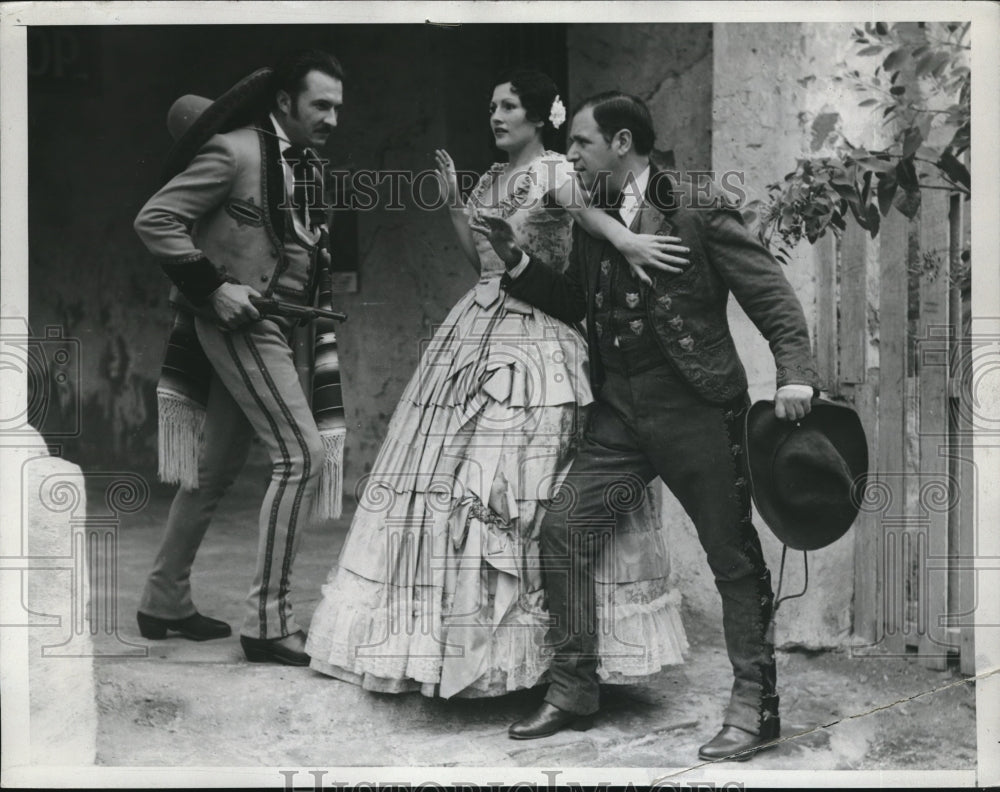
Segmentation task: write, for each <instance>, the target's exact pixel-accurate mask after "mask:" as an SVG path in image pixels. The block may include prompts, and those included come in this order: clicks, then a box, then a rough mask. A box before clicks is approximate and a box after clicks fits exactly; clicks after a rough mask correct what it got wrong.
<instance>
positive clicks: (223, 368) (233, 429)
mask: <svg viewBox="0 0 1000 792" xmlns="http://www.w3.org/2000/svg"><path fill="white" fill-rule="evenodd" d="M196 328H197V332H198V339H199V341H200V342H201V345H202V348H203V349H204V350H205V354H206V355H207V356H208V359H209V361H210V362H211V363H212V366H213V368H214V374H213V378H212V384H211V388H210V391H209V399H208V405H207V409H206V415H205V434H204V440H203V444H202V448H201V455H200V458H199V463H198V479H199V486H198V488H197V489H186V488H183V487H182V488H181V489H180V490H178V492H177V495H176V496H175V498H174V501H173V503H172V505H171V508H170V514H169V517H168V518H167V526H166V531H165V535H164V539H163V543H162V546H161V549H160V552H159V554H158V556H157V560H156V564H155V568H154V570H153V572H152V573H151V574H150V576H149V578H148V580H147V583H146V589H145V592H144V594H143V598H142V604H141V605H140V610H142V611H143V612H144V613H148V614H149V615H152V616H158V617H160V618H165V619H180V618H184V617H186V616H190V615H191V614H193V613H194V612H195V606H194V604H193V601H192V597H191V582H190V576H191V566H192V564H193V562H194V558H195V554H196V553H197V551H198V547H199V546H200V544H201V541H202V538H203V537H204V535H205V532H206V530H207V528H208V525H209V522H210V521H211V519H212V515H213V514H214V512H215V509H216V507H217V506H218V503H219V501H220V500H221V498H222V496H223V495H224V494H225V492H226V490H227V489H228V488H229V486H230V485H231V484H232V482H233V481H234V480H235V478H236V476H237V475H238V474H239V472H240V470H241V469H242V467H243V465H244V463H245V462H246V459H247V455H248V454H249V451H250V445H251V441H252V439H253V436H254V435H255V434H256V436H257V437H259V438H260V440H261V442H262V443H263V444H264V446H265V448H266V449H267V453H268V456H269V458H270V460H271V477H270V481H269V483H268V487H267V491H266V492H265V494H264V502H263V503H262V505H261V509H260V518H259V541H258V547H257V566H256V570H255V571H254V578H253V583H252V584H251V587H250V593H249V595H248V596H247V600H246V608H245V614H244V618H243V626H242V628H241V630H240V632H241V634H242V635H245V636H247V637H250V638H265V639H273V638H280V637H282V636H284V635H290V634H291V633H294V632H295V631H297V630H298V629H299V627H298V625H297V624H296V622H295V617H294V614H293V612H292V601H291V597H290V592H291V584H292V566H293V564H294V561H295V555H296V552H297V550H298V547H299V543H300V540H301V537H302V533H303V530H304V529H305V528H306V527H307V525H308V521H309V515H310V514H311V513H312V503H313V500H314V498H315V495H316V489H317V484H318V481H319V474H320V469H321V467H322V463H323V455H324V450H323V442H322V440H321V438H320V435H319V430H318V429H317V428H316V422H315V420H314V419H313V416H312V411H311V409H310V407H309V404H308V401H307V400H306V396H305V394H304V393H303V390H302V386H301V384H300V380H299V375H298V372H297V371H296V368H295V364H294V361H293V359H292V351H291V348H290V346H289V343H288V340H287V337H286V334H285V330H284V328H283V326H281V325H279V324H277V323H276V322H275V321H273V320H270V319H265V320H261V321H258V322H253V323H251V324H250V325H248V326H246V327H245V328H241V329H240V330H238V331H235V332H227V331H224V330H222V329H221V328H219V327H218V326H217V325H215V324H213V323H212V322H210V321H206V320H204V319H201V318H196Z"/></svg>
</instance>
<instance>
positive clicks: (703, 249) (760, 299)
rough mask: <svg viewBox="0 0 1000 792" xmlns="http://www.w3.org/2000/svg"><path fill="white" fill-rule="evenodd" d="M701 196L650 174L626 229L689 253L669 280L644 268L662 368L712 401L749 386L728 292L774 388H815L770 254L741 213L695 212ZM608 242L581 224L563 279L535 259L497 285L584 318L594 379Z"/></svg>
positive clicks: (796, 312)
mask: <svg viewBox="0 0 1000 792" xmlns="http://www.w3.org/2000/svg"><path fill="white" fill-rule="evenodd" d="M697 197H698V196H697V195H696V194H695V192H694V191H693V190H692V189H690V188H688V187H678V186H677V185H676V183H674V182H673V181H672V180H671V179H670V177H669V176H667V175H666V173H664V172H660V171H657V170H655V169H653V170H652V172H651V175H650V184H649V188H648V190H647V201H646V205H645V206H644V207H643V208H641V209H640V210H639V216H638V218H637V219H636V221H635V222H633V224H632V229H633V230H634V231H637V232H638V233H644V234H660V235H665V236H675V237H680V238H681V240H682V244H683V245H685V246H687V247H689V248H690V249H691V252H690V254H689V256H688V258H689V259H690V262H691V263H690V266H688V267H687V268H686V269H685V270H684V272H682V273H679V274H671V273H665V272H655V274H654V271H653V270H648V272H649V274H650V275H651V277H652V278H653V291H652V293H650V292H649V287H646V286H643V289H644V290H645V292H646V294H645V297H646V306H647V311H648V323H649V326H650V327H652V328H653V330H654V333H655V338H656V341H657V343H658V344H659V346H660V348H661V349H662V350H663V353H664V355H665V356H666V357H667V359H668V361H669V362H670V363H672V364H673V366H674V367H675V368H676V369H677V371H678V372H679V373H680V374H681V375H682V376H683V377H684V378H685V380H686V381H687V382H688V383H690V385H691V386H692V387H693V388H694V390H695V391H697V393H698V394H699V395H701V396H702V397H703V398H704V399H705V400H707V401H709V402H712V403H724V402H728V401H730V400H732V399H734V398H736V397H737V396H739V395H741V394H742V393H743V392H744V391H745V390H746V389H747V377H746V371H745V370H744V368H743V364H742V363H741V362H740V359H739V356H738V355H737V353H736V346H735V344H734V343H733V337H732V334H731V332H730V329H729V322H728V320H727V318H726V304H727V302H728V299H729V293H730V292H732V293H733V295H734V296H735V297H736V300H737V302H738V303H739V304H740V306H741V307H742V308H743V310H744V311H745V312H746V314H747V316H749V317H750V319H751V321H753V323H754V324H755V325H756V326H757V328H758V329H759V330H760V332H761V333H762V334H763V335H764V337H765V338H766V339H767V340H768V343H769V344H770V346H771V351H772V353H773V354H774V360H775V363H776V365H777V386H778V387H781V386H782V385H790V384H802V385H811V386H813V387H814V388H816V387H818V378H817V374H816V370H815V365H814V362H813V357H812V352H811V349H810V345H809V331H808V327H807V325H806V320H805V316H804V315H803V313H802V306H801V305H800V304H799V300H798V298H797V297H796V296H795V292H794V291H793V290H792V287H791V285H790V284H789V283H788V280H787V278H785V275H784V273H783V272H782V271H781V267H780V265H779V264H778V263H777V261H775V259H774V258H773V257H772V256H771V254H770V253H768V251H767V250H766V249H765V248H764V247H763V246H762V245H761V244H760V243H759V242H758V241H757V240H756V239H754V238H753V237H752V236H751V235H750V233H749V232H748V231H747V230H746V228H745V227H744V225H743V220H742V218H741V217H740V214H739V212H737V211H735V210H734V209H731V208H727V207H726V206H725V204H724V202H722V201H721V200H720V199H718V198H715V199H713V200H712V201H710V202H707V201H706V200H705V197H704V196H701V197H700V200H701V202H702V203H710V206H709V207H706V208H699V206H698V204H696V203H695V199H696V198H697ZM604 250H605V243H604V242H603V241H601V240H599V239H595V238H594V237H592V236H590V235H589V234H587V233H586V232H585V231H583V230H582V229H581V228H580V227H579V226H575V227H574V229H573V248H572V251H571V253H570V261H569V266H568V267H567V269H566V271H565V273H559V272H556V271H555V270H552V269H550V268H549V267H546V266H543V265H541V264H538V263H536V262H533V261H532V262H529V264H528V266H527V268H526V269H525V270H524V271H523V272H522V273H521V275H520V276H519V277H518V278H517V279H516V280H512V279H511V278H510V276H509V275H505V276H504V278H503V285H504V287H505V288H506V289H507V291H508V292H509V293H510V294H511V295H512V296H514V297H517V298H519V299H522V300H525V301H527V302H529V303H532V304H533V305H536V306H538V307H539V308H541V309H542V310H543V311H545V312H546V313H548V314H550V315H551V316H553V317H555V318H557V319H560V320H562V321H564V322H570V323H572V322H578V321H580V320H581V319H583V318H586V319H587V341H588V345H589V348H590V358H591V361H590V371H591V381H592V385H593V386H594V388H595V389H597V388H599V387H600V384H601V382H602V381H603V366H602V365H601V361H600V351H599V349H600V347H599V345H598V339H597V334H596V332H595V330H594V321H593V311H594V292H595V290H596V288H597V282H598V272H599V268H600V264H601V259H602V253H603V251H604Z"/></svg>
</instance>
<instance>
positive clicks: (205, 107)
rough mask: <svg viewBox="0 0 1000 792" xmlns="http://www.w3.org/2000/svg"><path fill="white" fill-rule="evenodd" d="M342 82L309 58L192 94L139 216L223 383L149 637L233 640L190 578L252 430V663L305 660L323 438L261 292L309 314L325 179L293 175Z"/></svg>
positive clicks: (209, 407)
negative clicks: (310, 547) (207, 612)
mask: <svg viewBox="0 0 1000 792" xmlns="http://www.w3.org/2000/svg"><path fill="white" fill-rule="evenodd" d="M342 81H343V70H342V69H341V66H340V64H339V63H338V62H337V60H336V59H335V58H333V57H332V56H331V55H329V54H327V53H325V52H319V51H306V52H301V53H296V54H294V55H291V56H289V57H288V58H286V59H285V60H284V61H283V62H282V63H280V64H278V66H277V67H276V68H275V69H274V70H272V69H262V70H260V71H258V72H255V73H254V74H253V75H250V76H249V77H248V78H245V79H244V80H243V81H241V82H240V83H239V84H237V85H236V86H234V87H233V88H232V89H230V90H229V91H228V92H226V94H224V95H223V96H222V97H220V98H219V99H217V100H216V101H215V102H209V101H208V100H206V99H201V98H200V97H193V96H188V97H183V98H182V99H180V100H178V102H177V103H175V105H174V107H173V108H172V109H171V114H170V117H169V118H168V125H169V126H170V127H171V132H172V133H173V134H174V136H175V139H176V142H175V145H174V148H173V149H172V150H171V154H170V157H169V158H168V173H167V176H168V178H169V180H168V181H167V183H166V184H165V186H164V187H163V188H162V189H160V190H159V191H158V192H157V193H156V194H155V195H154V196H153V197H152V198H150V199H149V201H148V202H147V203H146V205H145V206H144V207H143V208H142V210H141V211H140V212H139V214H138V216H137V218H136V220H135V230H136V232H137V233H138V234H139V236H140V238H141V239H142V241H143V242H144V243H145V245H146V247H147V248H148V249H149V251H150V252H151V253H152V254H153V255H154V256H155V257H156V258H157V259H158V261H159V262H160V264H161V266H162V268H163V270H164V272H165V273H166V274H167V275H168V277H169V278H170V279H171V281H172V282H173V284H174V289H173V291H172V295H171V300H172V302H173V303H174V304H175V305H177V306H178V307H180V308H181V309H182V312H183V313H182V315H186V316H188V317H193V328H194V332H196V336H197V338H196V342H195V343H193V344H192V346H193V347H194V348H197V347H200V350H203V351H204V356H203V357H202V356H201V352H200V351H199V352H198V356H199V359H202V360H203V359H204V357H207V361H208V364H209V365H210V367H211V372H210V374H211V383H210V385H209V387H208V392H207V403H206V404H205V405H204V407H205V412H204V439H203V441H202V443H201V446H200V456H199V455H198V454H197V451H196V455H195V460H196V463H195V473H194V474H193V481H188V483H187V485H182V486H181V488H180V489H179V490H178V492H177V495H176V497H175V499H174V501H173V504H172V506H171V509H170V515H169V517H168V521H167V526H166V531H165V535H164V539H163V544H162V547H161V549H160V552H159V555H158V557H157V559H156V563H155V567H154V569H153V571H152V573H151V574H150V576H149V578H148V580H147V582H146V587H145V591H144V593H143V597H142V602H141V604H140V607H139V613H138V621H139V627H140V631H141V633H142V634H143V635H144V636H145V637H147V638H153V639H156V638H162V637H164V636H165V635H166V633H167V631H168V630H171V631H175V632H178V633H180V634H181V635H182V636H184V637H186V638H189V639H192V640H206V639H210V638H220V637H224V636H226V635H229V634H230V633H231V630H230V627H229V625H228V624H226V623H225V622H223V621H219V620H217V619H212V618H209V617H207V616H203V615H202V614H200V613H198V612H197V610H196V609H195V606H194V604H193V601H192V597H191V583H190V573H191V566H192V563H193V562H194V558H195V554H196V552H197V550H198V547H199V545H200V543H201V540H202V538H203V536H204V534H205V531H206V529H207V527H208V524H209V521H210V520H211V517H212V514H213V512H214V511H215V508H216V506H217V505H218V502H219V500H220V499H221V497H222V495H223V494H224V493H225V491H226V490H227V489H228V487H229V486H230V485H231V484H232V482H233V480H234V479H235V477H236V475H237V474H238V473H239V471H240V469H241V468H242V466H243V464H244V462H245V460H246V458H247V455H248V452H249V450H250V445H251V441H252V439H253V436H254V435H256V436H258V437H259V438H260V439H261V442H262V443H263V444H264V446H265V448H266V450H267V452H268V455H269V457H270V459H271V462H272V466H273V469H272V476H271V480H270V482H269V485H268V487H267V491H266V493H265V495H264V501H263V504H262V506H261V510H260V518H259V530H260V534H259V544H258V559H257V567H256V571H255V575H254V580H253V583H252V586H251V590H250V593H249V596H248V598H247V601H246V608H245V616H244V619H243V626H242V629H241V631H240V640H241V644H242V646H243V650H244V652H245V654H246V656H247V659H249V660H251V661H254V662H277V663H283V664H287V665H308V663H309V657H308V655H307V654H306V653H305V635H304V633H303V632H302V631H301V630H300V629H299V628H298V626H297V624H296V622H295V618H294V614H293V613H292V604H291V600H290V586H291V575H292V565H293V562H294V559H295V554H296V551H297V548H298V544H299V540H300V537H301V534H302V529H303V528H304V527H305V522H306V520H307V519H308V517H309V515H310V511H311V507H312V503H313V500H314V499H315V497H316V494H317V492H316V491H317V484H318V481H319V476H320V472H321V469H322V466H323V461H324V443H323V440H322V438H321V436H320V432H319V430H318V428H317V424H316V421H315V419H314V417H313V413H312V411H311V409H310V406H309V402H308V399H307V398H306V395H305V393H304V391H303V387H302V385H301V384H300V379H299V375H298V371H297V370H296V367H295V363H294V361H293V355H292V349H291V342H290V339H291V332H292V325H293V322H292V321H290V320H284V319H281V318H274V317H268V318H267V319H266V320H261V317H260V314H259V312H258V310H257V309H256V308H255V307H254V305H253V304H252V302H251V297H261V296H263V297H275V298H280V299H282V300H283V301H285V302H291V303H297V304H299V305H310V304H312V299H313V295H314V292H315V287H316V281H317V268H318V266H319V265H318V261H319V260H320V259H319V243H320V239H321V238H322V233H321V230H320V223H319V222H317V213H315V212H312V213H311V212H310V211H309V205H310V200H309V198H310V196H306V195H304V194H303V193H304V190H302V189H301V188H303V187H304V186H305V183H306V182H309V181H312V182H314V185H315V182H316V181H317V178H316V172H315V171H314V172H313V174H312V175H311V176H310V177H302V178H299V174H300V173H301V171H298V170H297V168H302V167H304V166H303V162H308V161H309V159H310V158H314V157H315V156H316V155H315V153H314V150H315V149H316V148H319V147H321V146H323V145H324V144H325V143H326V140H327V137H328V136H329V134H330V133H331V132H332V130H333V128H334V127H335V126H336V125H337V114H338V112H339V109H340V106H341V103H342V101H343V83H342ZM261 100H263V101H261ZM268 105H270V106H269V107H268ZM268 110H270V112H268ZM248 116H249V117H248ZM310 147H311V149H310ZM308 167H310V168H312V167H313V166H312V165H309V166H308ZM317 186H318V185H317ZM314 189H315V187H314ZM311 203H312V204H313V205H314V206H315V204H316V203H317V198H316V196H315V195H312V196H311ZM188 321H191V319H188ZM170 354H171V353H170V352H169V351H168V362H169V361H170ZM185 362H186V361H185V360H184V359H183V358H182V359H180V361H179V363H180V364H181V365H182V366H183V364H184V363H185ZM169 368H170V367H169V366H168V367H165V373H166V374H169V373H171V372H170V371H168V369H169ZM161 383H162V379H161ZM181 384H183V380H182V381H181ZM171 414H172V413H171ZM167 418H168V419H169V414H168V415H167ZM163 421H164V409H163V406H162V404H161V431H160V442H161V458H162V451H163V448H162V446H163V444H164V443H167V442H170V438H171V436H170V435H169V433H165V432H164V430H163ZM165 435H167V436H165ZM189 450H190V449H189ZM180 480H182V481H183V479H180Z"/></svg>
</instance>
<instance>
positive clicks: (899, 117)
mask: <svg viewBox="0 0 1000 792" xmlns="http://www.w3.org/2000/svg"><path fill="white" fill-rule="evenodd" d="M968 33H969V23H967V22H966V23H957V22H953V23H930V22H928V23H896V24H892V25H890V24H887V23H884V22H877V23H867V24H866V25H865V26H864V29H863V30H862V29H861V28H855V29H854V31H853V33H852V42H853V44H854V46H855V47H856V48H857V51H856V53H855V54H856V55H857V56H859V57H862V58H869V57H871V58H874V57H878V58H880V60H879V61H878V62H877V65H876V66H875V68H874V70H873V71H872V72H871V73H866V74H862V73H861V71H860V70H858V69H855V70H851V71H846V70H845V71H844V72H843V73H842V74H839V75H837V76H836V77H834V78H833V79H834V82H837V83H841V84H846V85H849V86H850V87H851V88H852V89H853V90H854V91H856V92H857V93H858V94H860V95H861V99H860V101H859V102H858V105H859V107H863V108H870V110H871V112H872V113H877V114H878V115H879V117H880V123H881V124H882V125H883V127H884V128H886V129H887V130H888V131H890V132H891V138H890V141H891V142H890V143H889V145H887V146H885V147H884V148H881V149H878V150H873V149H868V148H865V147H864V146H859V145H855V144H853V143H852V142H851V141H849V140H848V139H847V138H846V137H844V135H843V134H842V133H840V132H839V131H837V126H838V122H839V120H840V117H839V114H837V113H825V114H823V115H822V116H820V117H819V118H817V119H816V120H815V121H814V123H813V133H814V144H817V142H818V144H820V145H822V146H824V147H826V148H827V149H828V150H832V152H833V153H832V154H830V155H828V156H821V157H812V158H800V159H799V160H798V161H797V163H796V167H795V170H794V171H792V172H791V173H789V174H787V175H786V176H785V177H784V179H783V180H782V181H780V182H775V183H773V184H769V185H768V186H767V189H768V199H767V200H766V201H760V200H757V201H752V202H750V203H749V204H748V205H747V207H746V208H745V210H744V217H745V219H746V220H747V222H748V223H749V224H751V225H753V224H755V225H756V232H757V235H758V236H759V237H760V239H761V241H762V242H763V243H764V244H766V245H768V246H769V247H771V248H772V249H774V250H775V251H776V257H777V258H778V259H779V260H781V261H782V262H783V263H787V261H788V256H789V251H790V249H791V248H792V247H794V246H795V245H797V244H798V243H799V242H800V241H801V240H802V239H806V240H808V241H809V242H810V243H814V242H816V240H818V239H820V238H821V237H822V236H823V235H824V234H825V233H826V232H827V231H828V230H830V229H831V228H832V229H833V230H834V233H839V232H840V231H843V230H844V229H845V228H846V222H847V219H848V217H849V216H850V217H853V218H854V220H855V221H856V222H857V223H858V225H860V226H861V227H862V228H864V229H865V230H867V231H868V232H869V234H870V235H871V236H872V238H874V237H875V236H876V235H877V234H878V231H879V225H880V220H881V218H882V217H885V216H886V215H887V214H888V213H889V212H890V211H891V210H892V209H893V207H895V209H896V210H897V211H899V212H902V214H904V215H905V216H906V217H907V218H910V219H912V218H913V217H915V216H916V214H917V212H918V211H919V209H920V195H921V192H922V191H923V190H948V191H949V192H953V193H957V194H960V195H963V196H966V197H968V196H969V195H970V178H969V171H968V168H967V167H966V166H965V164H964V163H963V162H962V160H963V158H964V155H965V153H966V152H967V151H968V149H969V142H970V128H971V115H970V106H971V103H970V99H971V70H970V69H969V63H968V61H969V45H968V43H967V37H968ZM817 137H818V138H819V140H818V141H817V140H816V138H817ZM817 147H818V146H817Z"/></svg>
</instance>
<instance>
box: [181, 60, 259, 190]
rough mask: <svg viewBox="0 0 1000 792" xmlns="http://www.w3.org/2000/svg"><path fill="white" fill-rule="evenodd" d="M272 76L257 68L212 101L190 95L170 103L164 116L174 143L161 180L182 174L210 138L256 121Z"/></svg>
mask: <svg viewBox="0 0 1000 792" xmlns="http://www.w3.org/2000/svg"><path fill="white" fill-rule="evenodd" d="M273 75H274V69H272V68H270V67H265V68H263V69H258V70H257V71H255V72H254V73H253V74H250V75H248V76H246V77H244V78H243V79H242V80H240V81H239V82H238V83H236V85H234V86H233V87H232V88H230V89H229V90H228V91H226V92H225V93H223V94H222V95H221V96H220V97H219V98H218V99H216V100H215V101H214V102H213V101H212V100H211V99H206V98H205V97H203V96H195V95H193V94H187V95H185V96H182V97H181V98H180V99H178V100H177V101H176V102H174V103H173V105H171V107H170V110H169V111H168V113H167V129H168V130H170V135H171V136H172V137H173V139H174V144H173V146H172V147H171V149H170V151H169V152H168V153H167V161H166V164H165V165H164V166H163V173H162V178H163V181H164V182H168V181H170V180H171V179H172V178H173V177H174V176H176V175H177V174H178V173H180V172H181V171H183V170H184V168H186V167H187V165H188V163H189V162H191V160H192V158H193V157H194V155H195V154H196V153H197V152H198V149H200V148H201V147H202V146H203V145H205V142H206V141H207V140H208V139H209V138H210V137H212V135H216V134H218V133H220V132H228V131H230V130H232V129H236V128H237V127H241V126H245V125H246V124H249V123H251V122H252V121H253V120H254V119H255V118H257V117H258V116H259V115H260V114H261V113H262V112H263V111H264V110H265V109H266V107H267V103H268V101H269V100H270V98H271V96H272V95H273V93H274V90H273V89H274V84H273V79H272V78H273Z"/></svg>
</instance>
